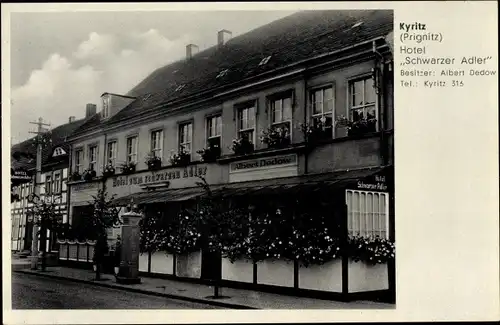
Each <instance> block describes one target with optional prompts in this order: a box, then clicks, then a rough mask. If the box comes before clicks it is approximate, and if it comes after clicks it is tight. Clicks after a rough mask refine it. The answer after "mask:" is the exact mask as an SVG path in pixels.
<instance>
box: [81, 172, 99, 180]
mask: <svg viewBox="0 0 500 325" xmlns="http://www.w3.org/2000/svg"><path fill="white" fill-rule="evenodd" d="M95 177H96V172H95V170H86V171H84V172H83V174H82V178H83V180H85V181H91V180H93V179H94V178H95Z"/></svg>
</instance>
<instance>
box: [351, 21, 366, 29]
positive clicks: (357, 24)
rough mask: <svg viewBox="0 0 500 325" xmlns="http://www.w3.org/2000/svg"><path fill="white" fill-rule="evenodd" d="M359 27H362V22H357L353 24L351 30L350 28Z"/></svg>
mask: <svg viewBox="0 0 500 325" xmlns="http://www.w3.org/2000/svg"><path fill="white" fill-rule="evenodd" d="M361 25H363V22H362V21H358V22H357V23H355V24H354V25H352V27H351V29H352V28H356V27H359V26H361Z"/></svg>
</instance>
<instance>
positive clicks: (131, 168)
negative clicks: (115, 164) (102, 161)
mask: <svg viewBox="0 0 500 325" xmlns="http://www.w3.org/2000/svg"><path fill="white" fill-rule="evenodd" d="M135 166H136V163H135V162H133V161H129V162H127V163H124V164H122V165H121V166H120V169H121V170H122V174H125V175H128V174H132V173H133V172H135Z"/></svg>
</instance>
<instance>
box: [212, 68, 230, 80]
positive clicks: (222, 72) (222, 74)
mask: <svg viewBox="0 0 500 325" xmlns="http://www.w3.org/2000/svg"><path fill="white" fill-rule="evenodd" d="M228 71H229V70H228V69H223V70H221V71H220V72H219V74H218V75H217V77H215V78H216V79H219V78H222V77H224V76H225V75H226V74H227V72H228Z"/></svg>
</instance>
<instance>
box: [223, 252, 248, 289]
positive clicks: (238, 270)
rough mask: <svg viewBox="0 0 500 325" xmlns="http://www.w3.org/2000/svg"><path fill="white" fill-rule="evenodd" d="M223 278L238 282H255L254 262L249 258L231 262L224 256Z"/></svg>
mask: <svg viewBox="0 0 500 325" xmlns="http://www.w3.org/2000/svg"><path fill="white" fill-rule="evenodd" d="M222 279H223V280H229V281H237V282H247V283H252V282H253V262H252V261H250V260H247V259H241V260H236V261H234V262H232V263H231V261H230V260H229V259H228V258H225V257H223V258H222Z"/></svg>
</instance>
